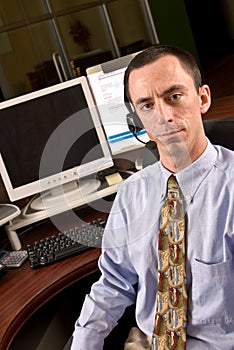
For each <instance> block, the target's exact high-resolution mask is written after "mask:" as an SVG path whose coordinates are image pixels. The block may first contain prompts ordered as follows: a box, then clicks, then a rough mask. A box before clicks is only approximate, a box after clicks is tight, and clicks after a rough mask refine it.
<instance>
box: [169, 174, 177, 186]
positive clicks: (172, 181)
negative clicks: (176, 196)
mask: <svg viewBox="0 0 234 350" xmlns="http://www.w3.org/2000/svg"><path fill="white" fill-rule="evenodd" d="M167 187H168V189H173V188H175V189H179V185H178V182H177V180H176V177H175V176H174V175H171V176H170V177H169V179H168V181H167Z"/></svg>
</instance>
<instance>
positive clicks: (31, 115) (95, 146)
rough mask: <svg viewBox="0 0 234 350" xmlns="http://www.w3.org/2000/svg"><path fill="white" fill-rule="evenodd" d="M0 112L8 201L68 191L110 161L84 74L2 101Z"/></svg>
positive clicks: (0, 165) (0, 167) (0, 157)
mask: <svg viewBox="0 0 234 350" xmlns="http://www.w3.org/2000/svg"><path fill="white" fill-rule="evenodd" d="M0 110H1V111H0V116H1V117H0V128H1V138H0V172H1V175H2V179H3V182H4V184H5V187H6V190H7V192H8V195H9V198H10V200H11V201H15V200H18V199H21V198H25V197H28V196H31V195H33V194H35V193H42V194H44V195H45V193H47V194H48V191H54V193H56V191H58V188H60V191H61V188H62V189H63V190H62V191H68V192H69V191H70V193H71V192H73V193H74V191H75V190H76V189H78V188H79V186H81V182H82V181H81V180H82V179H83V180H84V183H85V181H88V178H87V176H89V177H93V183H94V182H95V174H96V173H97V172H98V171H100V170H103V169H105V168H108V167H111V166H112V165H113V161H112V157H111V153H110V150H109V147H108V144H107V141H106V136H105V133H104V131H103V128H102V125H101V122H100V119H99V115H98V112H97V110H96V107H95V104H94V100H93V98H92V94H91V91H90V88H89V85H88V82H87V78H86V77H79V78H76V79H72V80H69V81H66V82H64V83H60V84H57V85H54V86H51V87H48V88H45V89H42V90H39V91H36V92H32V93H29V94H26V95H22V96H20V97H17V98H14V99H11V100H8V101H5V102H2V103H1V104H0ZM96 185H97V182H95V185H94V187H95V186H96ZM87 187H88V189H89V191H92V186H91V185H89V186H87ZM65 188H66V189H65ZM95 189H96V187H95ZM51 193H52V192H51ZM58 193H59V191H58ZM48 196H49V195H48ZM50 196H51V194H50Z"/></svg>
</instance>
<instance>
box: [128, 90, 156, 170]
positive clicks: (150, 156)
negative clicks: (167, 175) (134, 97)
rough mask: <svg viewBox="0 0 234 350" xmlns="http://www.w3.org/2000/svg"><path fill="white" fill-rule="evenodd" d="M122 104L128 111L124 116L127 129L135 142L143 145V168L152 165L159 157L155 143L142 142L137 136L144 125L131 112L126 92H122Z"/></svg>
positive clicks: (134, 112) (135, 114) (133, 112)
mask: <svg viewBox="0 0 234 350" xmlns="http://www.w3.org/2000/svg"><path fill="white" fill-rule="evenodd" d="M124 103H125V106H126V108H127V110H128V114H127V115H126V119H127V124H128V128H129V130H130V131H131V132H132V133H133V135H134V136H135V138H136V139H137V141H139V142H141V143H143V144H144V145H145V152H144V153H143V166H144V167H145V166H146V165H149V164H152V163H154V162H155V161H157V160H159V158H160V156H159V152H158V148H157V145H156V143H155V142H153V141H151V140H150V141H148V142H144V141H142V140H141V139H140V138H139V137H138V136H137V133H138V132H139V131H141V130H142V129H144V125H143V124H142V121H141V120H140V118H139V117H138V115H137V113H136V111H134V110H133V108H132V105H131V103H130V101H129V99H128V97H127V94H126V91H124Z"/></svg>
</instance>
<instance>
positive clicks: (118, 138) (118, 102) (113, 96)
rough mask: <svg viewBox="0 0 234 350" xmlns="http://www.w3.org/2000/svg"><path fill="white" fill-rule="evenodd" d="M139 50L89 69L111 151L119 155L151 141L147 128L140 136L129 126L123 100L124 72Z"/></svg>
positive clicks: (89, 79)
mask: <svg viewBox="0 0 234 350" xmlns="http://www.w3.org/2000/svg"><path fill="white" fill-rule="evenodd" d="M136 54H137V53H134V54H130V55H127V56H124V57H120V58H117V59H113V60H111V61H108V62H104V63H101V64H99V65H96V66H93V67H90V68H88V69H87V77H88V81H89V84H90V87H91V89H92V92H93V95H94V99H95V101H96V104H97V107H98V110H99V113H100V117H101V120H102V124H103V126H104V129H105V132H106V135H107V139H108V142H109V146H110V149H111V153H112V155H120V154H121V153H125V152H128V151H132V150H134V149H138V148H140V147H143V146H144V143H146V142H148V141H149V137H148V135H147V133H146V131H145V129H143V130H141V131H140V132H138V133H137V138H139V139H140V140H141V141H139V140H138V139H137V138H136V137H135V136H134V135H133V133H132V132H131V131H130V130H129V127H128V124H127V119H126V115H127V114H128V113H129V111H128V109H127V107H126V106H125V103H124V84H123V79H124V72H125V70H126V68H127V66H128V64H129V63H130V61H131V60H132V58H133V57H134V56H135V55H136Z"/></svg>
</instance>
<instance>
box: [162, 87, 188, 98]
mask: <svg viewBox="0 0 234 350" xmlns="http://www.w3.org/2000/svg"><path fill="white" fill-rule="evenodd" d="M177 90H188V88H187V87H186V86H185V85H183V84H175V85H172V86H170V87H169V88H168V89H166V90H165V91H163V92H162V93H161V94H160V97H161V96H165V95H168V94H171V93H172V92H175V91H177Z"/></svg>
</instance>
